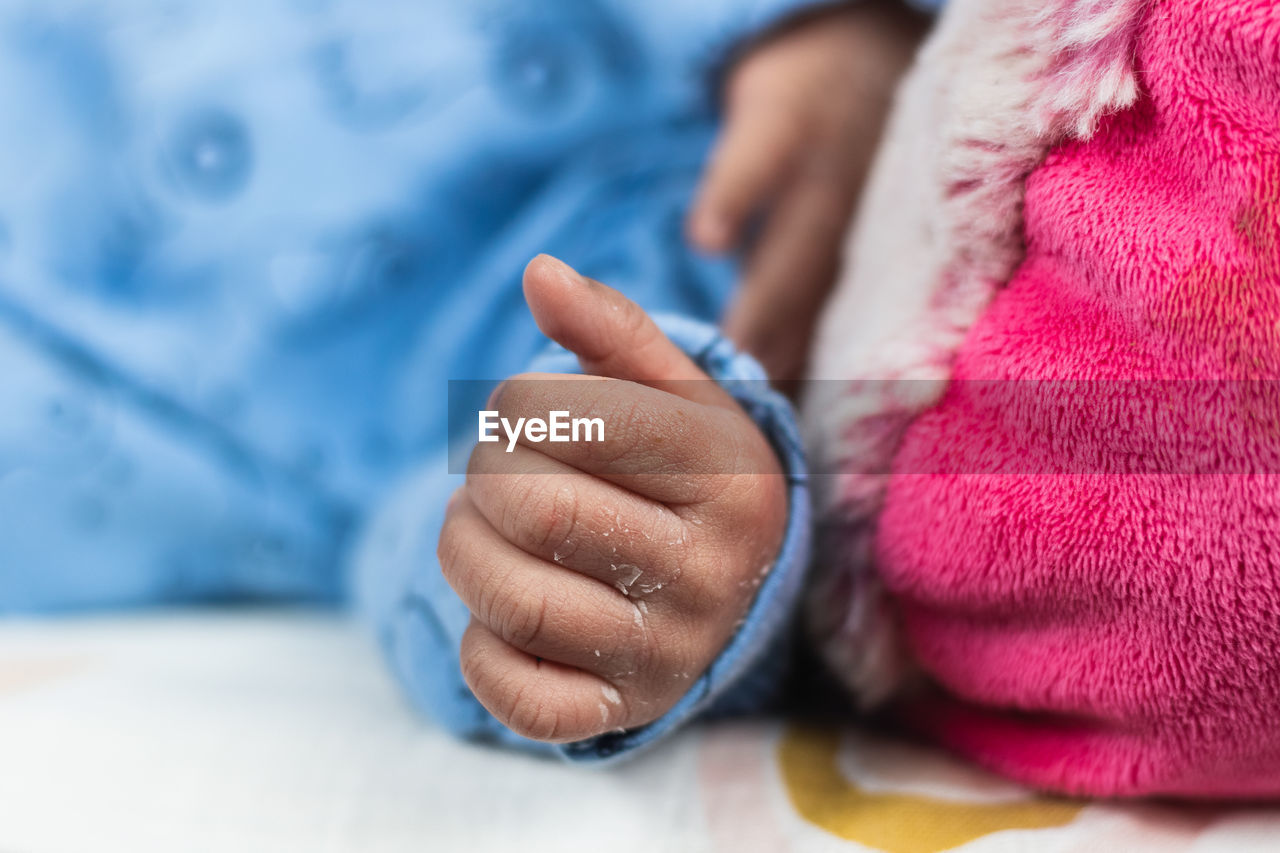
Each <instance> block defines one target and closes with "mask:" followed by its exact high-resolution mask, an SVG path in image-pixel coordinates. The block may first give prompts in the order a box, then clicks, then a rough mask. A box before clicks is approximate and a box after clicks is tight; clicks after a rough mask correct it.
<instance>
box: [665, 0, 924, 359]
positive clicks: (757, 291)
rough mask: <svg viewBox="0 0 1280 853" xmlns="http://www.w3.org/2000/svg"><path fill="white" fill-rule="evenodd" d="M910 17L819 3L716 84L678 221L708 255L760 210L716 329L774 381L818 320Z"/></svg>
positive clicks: (914, 23)
mask: <svg viewBox="0 0 1280 853" xmlns="http://www.w3.org/2000/svg"><path fill="white" fill-rule="evenodd" d="M922 31H923V26H922V20H921V19H919V18H918V17H916V16H913V15H912V14H911V13H910V12H907V11H906V10H905V9H903V8H901V3H900V2H899V0H868V2H860V3H848V4H841V5H837V6H835V7H831V8H829V9H827V10H825V11H823V12H821V13H818V14H815V15H812V16H809V17H807V18H804V19H803V20H800V21H797V22H795V23H794V24H792V25H791V26H788V27H785V28H783V29H781V30H779V31H778V32H776V33H773V34H771V35H770V36H768V37H766V38H765V39H764V40H763V41H761V42H759V43H758V44H756V45H755V46H754V47H752V48H751V49H749V50H748V51H747V52H746V53H745V54H744V55H743V57H742V58H741V59H740V60H738V62H737V63H736V64H735V65H734V66H733V67H732V68H731V70H730V72H729V75H728V78H727V81H726V87H725V110H726V116H725V127H724V131H723V132H722V134H721V137H720V141H719V143H718V144H717V146H716V150H715V152H714V154H713V155H712V158H711V163H710V165H709V166H708V168H707V171H706V174H705V175H704V176H703V179H702V187H701V189H700V190H699V192H698V198H697V201H696V203H695V204H694V206H693V210H692V212H691V214H690V218H689V235H690V238H691V239H692V241H693V242H694V244H695V245H697V246H698V247H699V248H702V249H704V250H706V251H709V252H723V251H727V250H729V249H731V248H733V247H734V246H736V245H738V244H740V243H741V241H742V237H743V232H744V231H745V230H746V225H747V223H748V221H749V220H751V219H752V218H753V217H754V216H755V215H756V214H759V213H765V214H767V216H766V218H765V220H764V222H763V223H762V225H763V227H762V229H761V231H760V233H759V235H758V237H757V239H755V240H754V245H753V246H752V247H751V253H750V255H749V257H748V260H747V267H746V271H745V272H746V278H745V281H744V282H743V286H742V289H741V291H740V293H739V295H738V298H737V300H736V302H735V303H734V305H733V306H732V307H731V308H730V310H729V313H728V316H727V317H726V318H725V331H726V332H727V333H728V334H729V336H730V337H731V338H733V339H734V340H735V341H736V342H737V343H738V345H739V346H740V347H742V348H743V349H744V350H746V351H747V352H750V353H751V354H752V355H754V356H756V357H757V358H758V359H760V361H761V363H763V364H764V366H765V368H767V369H768V371H769V375H770V376H772V377H773V378H774V379H778V380H788V379H798V378H799V377H800V375H801V373H802V372H803V369H804V362H805V356H806V354H807V351H808V342H809V340H810V338H811V333H812V330H813V325H814V321H815V318H816V316H817V313H818V310H819V309H820V308H821V307H822V304H823V302H824V301H825V299H826V295H827V292H828V291H829V290H830V288H831V285H832V283H833V281H834V280H835V276H836V273H837V271H838V266H839V263H840V254H841V246H842V244H843V242H844V234H845V231H846V229H847V226H848V225H849V220H850V219H851V218H852V214H853V209H854V205H855V204H856V202H857V200H858V196H859V195H860V193H861V191H862V183H863V179H864V178H865V177H866V173H867V170H868V168H869V167H870V164H871V155H872V153H873V151H874V150H875V146H876V142H877V140H878V138H879V136H880V128H881V126H882V125H883V123H884V120H885V116H886V114H887V112H888V107H889V101H890V98H891V96H892V94H893V91H894V88H895V87H896V85H897V81H898V78H899V76H900V75H901V74H902V72H903V71H904V70H905V68H906V66H907V64H908V62H909V61H910V59H911V57H912V55H913V54H914V52H915V47H916V44H917V43H918V41H919V38H920V36H921V34H922Z"/></svg>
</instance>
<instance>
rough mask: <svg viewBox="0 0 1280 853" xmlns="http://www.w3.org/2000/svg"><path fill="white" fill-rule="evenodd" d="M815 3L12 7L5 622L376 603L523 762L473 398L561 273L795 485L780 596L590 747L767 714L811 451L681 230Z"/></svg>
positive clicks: (281, 2) (4, 111)
mask: <svg viewBox="0 0 1280 853" xmlns="http://www.w3.org/2000/svg"><path fill="white" fill-rule="evenodd" d="M806 2H810V0H697V2H670V3H655V2H652V0H562V2H537V3H519V2H514V0H468V2H439V0H378V2H373V0H237V2H230V0H220V2H199V0H110V2H102V0H99V2H89V0H12V2H7V3H5V4H4V7H3V10H0V115H3V116H5V117H6V118H5V121H4V124H3V130H0V139H2V144H0V187H4V192H3V194H2V195H0V377H2V379H0V613H3V612H9V613H12V612H49V611H58V610H73V609H82V608H87V607H106V606H111V607H117V606H128V605H141V604H156V603H173V602H192V601H205V602H207V601H231V600H328V601H339V600H344V599H346V598H348V597H349V596H352V595H354V597H355V598H356V599H357V600H358V601H359V603H360V605H361V607H362V609H363V610H364V612H366V613H367V614H368V615H369V618H370V619H371V620H372V622H373V624H374V625H375V626H376V630H377V632H378V636H379V638H380V640H381V642H382V644H383V646H384V648H385V650H386V652H387V655H388V658H389V660H390V662H391V665H392V667H393V669H394V670H395V672H396V674H397V676H398V677H399V679H400V680H401V681H402V683H403V684H404V685H405V687H406V690H407V692H408V694H409V695H410V696H411V697H412V699H413V700H414V701H415V703H416V704H418V705H419V706H421V707H424V708H425V709H426V710H427V711H428V712H429V713H431V714H432V715H433V716H434V717H435V718H436V719H438V720H439V721H441V722H442V723H443V724H445V725H447V726H448V727H450V728H451V729H452V730H455V731H457V732H460V733H463V734H467V735H470V736H479V737H489V738H491V739H497V740H502V741H515V740H518V739H516V738H515V737H514V735H512V734H511V733H510V732H507V731H506V730H504V729H502V727H501V726H499V725H498V724H497V723H496V722H495V721H494V720H492V718H490V717H489V716H488V715H487V714H486V713H485V712H484V711H483V709H482V708H480V706H479V705H478V704H477V703H476V702H475V700H474V699H472V698H471V697H470V695H469V694H468V693H467V692H466V690H465V687H464V686H463V685H462V682H461V679H460V676H459V674H458V667H457V644H458V638H459V636H460V633H461V630H462V627H463V626H464V624H465V619H466V613H465V610H464V608H463V607H462V605H461V603H460V602H459V601H458V600H457V599H456V598H455V597H454V596H453V593H452V592H451V591H450V590H449V589H448V588H447V586H445V585H444V583H443V581H442V580H441V578H440V573H439V569H438V567H437V566H436V562H435V540H436V536H437V533H438V530H439V525H440V519H441V515H442V513H443V507H444V503H445V499H446V497H447V496H448V494H449V493H450V492H451V491H452V490H453V489H454V488H455V487H456V485H457V484H458V480H459V478H458V477H456V476H453V475H450V474H449V473H448V466H447V465H446V462H445V460H446V458H447V442H448V439H447V436H448V435H449V434H450V425H449V417H450V414H449V407H448V406H447V404H446V401H447V400H448V389H447V387H446V383H447V382H448V380H450V379H473V378H474V379H497V378H501V377H503V376H506V375H509V374H511V373H514V372H518V371H520V370H523V369H525V368H526V367H528V366H529V363H530V361H531V359H533V358H534V357H535V356H537V354H538V353H539V352H540V351H542V350H544V349H545V348H546V342H545V340H544V339H543V338H542V337H541V336H540V335H539V333H538V331H537V329H536V327H535V326H534V325H533V323H532V321H531V319H530V318H529V315H528V313H527V311H526V309H525V307H524V304H523V300H522V296H521V289H520V281H519V277H520V272H521V270H522V269H523V267H524V265H525V263H526V262H527V261H528V260H529V259H530V258H531V257H532V256H533V255H535V254H536V253H538V252H549V253H552V254H555V255H558V256H560V257H562V258H564V259H565V260H566V261H568V262H569V263H571V264H573V265H574V266H575V267H577V268H578V269H579V270H581V271H582V272H583V273H584V274H587V275H590V276H592V277H595V278H598V279H600V280H602V281H605V282H608V283H609V284H611V285H613V286H615V287H618V288H620V289H621V290H623V291H624V292H625V293H627V294H628V295H629V296H630V297H631V298H632V299H634V300H636V301H637V302H639V303H640V304H641V305H642V306H644V307H645V308H647V309H649V310H651V311H654V312H665V313H666V314H668V315H670V316H669V318H668V319H666V320H665V321H664V322H665V324H666V328H667V329H668V331H669V332H670V333H671V335H672V337H673V339H674V340H676V341H677V343H679V344H680V345H681V346H683V347H685V348H686V349H687V350H688V351H690V352H691V353H692V354H694V355H695V356H696V357H697V358H698V359H699V360H700V361H701V362H702V363H703V364H704V366H705V367H706V368H707V369H708V370H709V372H711V373H712V375H713V376H715V377H716V378H718V379H722V380H725V381H727V382H729V383H730V387H732V388H735V389H737V393H738V394H739V396H740V397H741V398H742V400H743V402H744V405H746V406H747V408H748V411H749V412H750V413H751V414H752V415H753V417H755V418H756V420H757V422H758V423H759V424H760V425H761V426H762V428H764V429H765V431H766V434H767V435H769V437H770V438H771V440H772V441H773V443H774V445H775V447H776V448H777V449H778V451H779V453H780V455H781V457H782V458H783V461H784V463H785V467H786V468H787V470H788V473H789V475H790V476H791V518H790V520H789V526H788V534H787V538H786V543H785V545H784V548H783V553H782V554H781V555H780V558H779V560H778V563H777V565H776V568H775V570H774V571H773V573H772V574H771V575H770V577H769V580H768V581H767V582H766V584H765V586H764V587H763V588H762V591H761V593H760V594H759V596H758V598H757V600H756V602H755V604H754V606H753V609H752V611H751V614H750V616H749V618H748V619H747V621H746V623H744V625H743V627H742V628H741V629H740V631H739V633H738V635H737V636H735V638H734V639H733V641H732V642H731V643H730V644H729V646H728V647H726V649H725V650H724V652H723V653H722V654H721V657H720V659H719V660H717V662H716V663H715V664H714V665H713V666H712V668H711V669H710V670H709V671H708V673H707V674H706V675H704V676H703V677H702V678H701V679H700V680H699V681H698V682H697V683H696V684H695V685H694V687H693V688H692V689H691V691H690V693H689V695H688V696H687V697H686V698H685V700H684V701H682V702H681V703H680V705H679V706H677V708H676V709H675V710H673V711H672V712H670V713H669V714H668V715H667V716H666V717H664V718H663V719H661V720H659V721H658V722H657V723H654V724H651V725H650V726H646V727H644V728H643V729H641V730H636V731H632V732H625V733H620V734H613V735H608V736H605V737H603V738H598V739H595V740H593V741H590V742H585V743H581V744H573V745H570V746H567V747H557V748H555V749H556V750H557V751H559V752H561V753H562V754H564V755H567V756H569V757H572V758H580V759H601V758H606V757H609V756H611V755H615V754H620V753H623V752H625V751H627V750H629V749H632V748H634V747H636V746H639V745H641V744H644V743H647V742H651V741H652V740H654V739H655V738H657V737H659V736H660V735H662V734H663V733H665V732H667V731H670V730H671V729H672V728H673V727H674V726H676V725H678V724H679V723H680V722H682V721H684V720H686V719H688V718H690V717H691V716H694V715H696V714H698V713H699V712H701V711H702V710H704V709H707V708H709V707H711V706H713V705H720V706H721V707H723V706H725V705H726V704H727V703H729V702H730V701H731V700H738V701H751V700H752V699H753V697H756V696H757V695H758V692H757V690H756V688H757V686H758V683H763V682H764V681H766V680H767V676H768V674H769V673H768V672H767V669H765V668H762V667H761V666H760V664H761V663H762V662H768V661H773V660H776V659H777V658H778V655H776V654H773V653H771V648H772V645H771V644H773V643H776V642H777V641H778V638H779V637H781V636H782V635H783V634H784V633H785V632H784V631H783V630H782V629H783V626H784V623H785V622H786V620H787V618H788V614H789V613H790V612H791V610H792V609H793V608H792V604H793V602H794V599H795V597H796V592H797V589H798V586H799V581H800V576H801V573H802V570H803V567H804V563H805V562H806V559H807V550H808V535H809V531H808V517H807V509H806V508H807V503H806V495H805V487H804V473H803V459H802V456H801V454H800V452H799V448H798V442H796V440H795V435H794V424H793V422H792V418H791V414H790V410H789V409H788V408H787V406H786V404H785V402H783V401H781V400H780V399H779V398H777V397H775V396H773V395H772V394H769V393H767V392H765V391H764V390H763V383H760V382H746V383H737V384H736V380H739V379H743V378H750V377H757V378H758V377H759V373H758V368H756V367H755V365H754V363H752V362H751V361H750V360H749V359H746V358H745V357H741V356H736V355H734V354H733V353H732V351H731V349H730V348H729V347H728V345H727V343H725V342H724V341H723V340H722V339H720V338H719V336H718V335H717V334H716V333H715V332H714V331H713V330H712V329H711V328H710V327H709V326H706V325H704V324H705V323H706V322H707V321H713V320H714V319H715V318H716V317H717V315H718V314H719V312H720V310H721V307H722V305H723V303H724V301H725V298H726V296H727V295H728V293H729V291H730V288H731V286H732V285H733V282H734V272H735V271H734V268H733V265H732V263H729V262H721V261H712V260H708V259H705V258H701V257H698V256H696V255H695V254H693V253H692V252H691V251H690V250H689V249H688V248H687V247H686V245H685V242H684V240H683V238H682V236H681V235H682V221H683V218H684V212H685V208H686V205H687V203H688V201H689V197H690V194H691V190H692V188H693V186H694V183H695V181H696V178H697V176H698V174H699V170H700V167H701V165H702V162H703V160H704V157H705V153H706V149H707V145H708V142H709V140H710V138H711V134H712V132H713V130H714V114H713V103H712V102H713V98H712V91H713V88H714V87H713V78H714V75H715V72H716V71H717V69H718V68H719V67H720V65H721V63H722V62H723V60H724V59H725V58H726V56H727V54H728V52H729V51H730V50H731V49H732V47H733V45H734V44H735V43H737V42H739V41H741V40H742V39H743V38H744V37H748V36H750V35H751V34H753V33H755V32H758V31H760V30H761V29H763V28H765V27H767V26H769V25H771V24H772V23H773V22H775V21H776V20H778V19H779V18H781V17H783V16H785V15H787V14H790V13H791V12H793V11H794V10H795V8H796V7H797V6H800V5H802V4H804V3H806ZM695 321H702V322H701V323H699V322H695ZM547 357H548V358H550V359H552V362H548V364H552V363H554V365H555V366H556V369H569V365H568V364H566V363H565V358H564V355H563V353H561V354H559V355H557V354H555V353H552V354H550V355H549V356H547ZM472 417H474V413H472ZM525 745H527V744H525ZM548 749H550V748H548Z"/></svg>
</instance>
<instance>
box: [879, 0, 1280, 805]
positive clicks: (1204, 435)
mask: <svg viewBox="0 0 1280 853" xmlns="http://www.w3.org/2000/svg"><path fill="white" fill-rule="evenodd" d="M1136 45H1137V46H1136V50H1137V57H1136V60H1137V64H1138V69H1139V75H1138V76H1139V80H1140V81H1141V83H1142V86H1143V91H1142V94H1141V97H1140V99H1139V102H1138V104H1137V105H1136V106H1135V107H1134V108H1133V109H1130V110H1127V111H1126V112H1124V113H1122V114H1120V115H1115V116H1111V117H1109V118H1108V119H1106V120H1105V121H1104V122H1103V125H1102V127H1101V128H1100V130H1099V132H1098V133H1097V134H1096V135H1095V136H1094V137H1093V138H1091V139H1090V140H1088V141H1086V142H1073V143H1068V144H1064V145H1062V146H1060V147H1058V148H1057V149H1055V150H1054V151H1053V152H1052V153H1051V154H1050V156H1049V157H1048V159H1047V161H1046V162H1045V163H1044V164H1043V165H1042V166H1041V167H1040V168H1038V170H1037V171H1036V172H1035V173H1034V174H1033V175H1032V177H1031V178H1030V180H1029V182H1028V185H1027V196H1026V210H1025V217H1026V237H1027V248H1028V251H1027V255H1026V258H1025V261H1024V262H1023V264H1022V265H1021V267H1020V268H1019V270H1018V272H1017V273H1016V275H1015V276H1014V278H1013V279H1012V280H1011V281H1010V283H1009V284H1008V286H1007V288H1006V289H1005V290H1003V291H1002V292H1001V294H1000V295H999V297H998V298H997V299H996V301H995V302H994V304H993V305H992V307H991V308H990V309H989V310H988V311H987V313H986V314H985V315H984V316H983V318H982V319H981V320H980V321H979V323H978V324H977V325H976V326H975V327H974V328H973V329H972V330H971V333H970V334H969V336H968V338H967V340H966V342H965V344H964V346H963V348H962V349H961V351H960V352H959V354H958V359H957V362H956V365H955V373H954V377H955V380H956V381H955V382H954V383H953V384H952V386H951V387H950V389H949V391H948V393H947V395H946V396H945V398H944V399H943V401H942V402H941V404H940V405H939V406H938V407H937V408H936V409H934V410H932V411H931V412H929V413H927V414H926V415H924V416H922V417H921V418H920V419H919V420H917V422H916V423H915V424H914V425H913V426H912V427H911V429H910V430H909V431H908V433H907V436H906V439H905V442H904V444H903V445H902V447H901V449H900V451H899V453H898V456H897V458H896V461H895V468H894V470H895V475H894V477H893V479H892V481H891V484H890V487H889V490H888V494H887V500H886V504H885V509H884V512H883V515H882V517H881V523H880V529H879V533H878V538H877V542H876V550H877V561H878V563H879V565H880V567H881V571H882V575H883V578H884V580H885V583H886V585H887V587H888V588H889V589H890V591H891V592H892V594H893V595H894V600H895V606H896V608H897V611H898V613H899V616H900V620H901V625H902V628H903V631H904V634H905V637H906V640H907V642H908V645H909V647H910V649H911V651H912V652H913V653H914V655H915V656H916V658H917V659H918V661H919V663H920V665H921V667H922V669H923V670H924V671H925V672H926V673H927V674H928V675H929V676H931V678H932V680H933V681H934V682H935V683H936V684H937V685H938V686H940V687H941V688H942V690H943V692H944V695H943V696H942V697H939V696H937V695H935V694H930V696H929V697H928V698H917V699H915V700H913V701H912V702H910V703H909V704H908V706H907V707H906V709H905V710H906V713H907V714H908V715H909V718H910V719H912V720H913V721H914V722H915V723H916V724H917V725H919V726H920V727H922V728H923V729H924V730H925V731H927V732H928V733H930V734H931V735H933V736H935V737H936V738H938V739H939V740H941V741H942V742H943V743H945V744H947V745H949V746H950V747H952V748H953V749H955V750H957V751H959V752H960V753H963V754H965V755H967V756H969V757H972V758H973V759H976V760H977V761H979V762H981V763H983V764H985V765H987V766H989V767H991V768H993V769H995V770H997V771H999V772H1001V773H1004V774H1006V775H1009V776H1011V777H1014V778H1015V779H1019V780H1022V781H1024V782H1027V783H1030V784H1032V785H1035V786H1039V787H1043V788H1048V789H1053V790H1059V791H1065V792H1070V793H1077V794H1089V795H1117V796H1131V795H1144V794H1169V795H1177V796H1194V797H1211V798H1273V797H1277V796H1280V384H1277V385H1272V384H1268V383H1266V382H1259V381H1257V380H1266V379H1280V4H1278V3H1276V2H1275V0H1159V2H1153V3H1151V4H1150V6H1149V7H1148V11H1147V12H1146V13H1145V17H1144V20H1143V21H1142V24H1141V26H1140V29H1139V32H1138V36H1137V43H1136ZM990 380H1000V381H990ZM1004 380H1035V381H1034V382H1007V381H1004ZM1062 380H1071V381H1062ZM1076 380H1085V381H1084V382H1078V381H1076ZM1166 380H1198V381H1194V382H1186V381H1166Z"/></svg>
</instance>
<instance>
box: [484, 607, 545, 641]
mask: <svg viewBox="0 0 1280 853" xmlns="http://www.w3.org/2000/svg"><path fill="white" fill-rule="evenodd" d="M546 618H547V605H546V601H545V600H544V599H543V598H541V597H537V596H535V597H532V598H526V597H522V596H515V595H510V594H507V595H500V596H497V597H495V602H494V604H493V606H492V607H491V608H490V619H489V627H490V628H491V629H492V630H493V631H494V633H496V634H497V635H498V636H499V637H501V638H502V639H503V641H504V642H506V643H507V644H508V645H511V646H515V647H516V648H518V649H528V648H530V647H532V646H534V645H536V644H537V643H538V641H539V640H540V639H542V634H543V628H544V626H545V625H546Z"/></svg>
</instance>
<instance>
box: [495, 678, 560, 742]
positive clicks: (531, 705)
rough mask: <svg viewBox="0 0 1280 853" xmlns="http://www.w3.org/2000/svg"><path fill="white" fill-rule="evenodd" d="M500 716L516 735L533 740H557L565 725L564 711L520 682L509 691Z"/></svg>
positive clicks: (502, 703) (501, 705)
mask: <svg viewBox="0 0 1280 853" xmlns="http://www.w3.org/2000/svg"><path fill="white" fill-rule="evenodd" d="M498 719H499V720H500V721H501V722H502V723H503V724H504V725H505V726H506V727H507V728H509V729H511V730H512V731H513V732H515V733H516V734H518V735H520V736H522V737H527V738H530V739H531V740H540V741H554V740H558V739H559V737H560V734H561V732H562V730H563V728H564V725H563V714H562V713H561V711H560V709H559V708H558V707H557V706H556V704H555V703H554V702H552V701H550V700H549V698H548V697H546V696H542V695H539V694H538V693H537V692H535V691H532V690H529V689H528V686H527V685H518V686H516V687H515V688H514V689H511V690H509V691H507V694H506V697H505V699H504V701H502V702H501V703H500V706H499V714H498Z"/></svg>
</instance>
